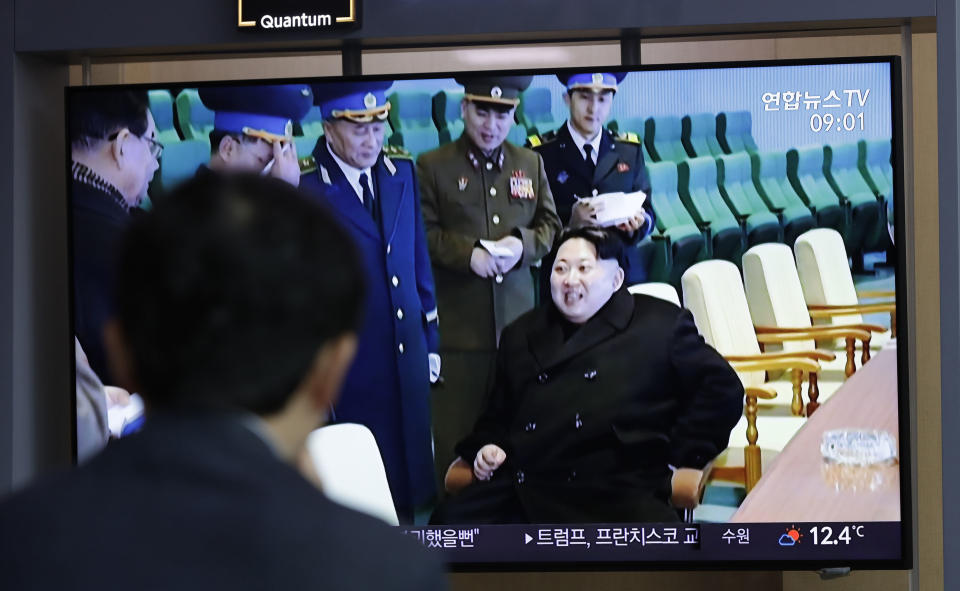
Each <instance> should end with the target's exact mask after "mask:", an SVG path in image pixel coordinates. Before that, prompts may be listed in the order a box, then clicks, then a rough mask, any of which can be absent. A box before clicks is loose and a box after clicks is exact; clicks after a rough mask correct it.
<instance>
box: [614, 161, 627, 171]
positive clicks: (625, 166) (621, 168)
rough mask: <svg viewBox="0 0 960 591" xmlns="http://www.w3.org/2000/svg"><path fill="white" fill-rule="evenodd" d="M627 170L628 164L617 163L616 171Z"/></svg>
mask: <svg viewBox="0 0 960 591" xmlns="http://www.w3.org/2000/svg"><path fill="white" fill-rule="evenodd" d="M628 170H630V165H629V164H627V163H626V162H618V163H617V172H627V171H628Z"/></svg>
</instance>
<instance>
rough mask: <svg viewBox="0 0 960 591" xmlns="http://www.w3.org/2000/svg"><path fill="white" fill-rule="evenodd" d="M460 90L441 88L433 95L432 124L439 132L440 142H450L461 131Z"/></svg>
mask: <svg viewBox="0 0 960 591" xmlns="http://www.w3.org/2000/svg"><path fill="white" fill-rule="evenodd" d="M462 100H463V93H462V92H447V91H445V90H441V91H440V92H438V93H437V94H435V95H433V101H432V102H433V124H434V125H435V126H436V127H437V132H438V133H439V134H440V144H441V145H442V144H445V143H447V142H452V141H454V140H456V139H457V138H459V137H460V134H462V133H463V119H462V118H461V117H460V101H462Z"/></svg>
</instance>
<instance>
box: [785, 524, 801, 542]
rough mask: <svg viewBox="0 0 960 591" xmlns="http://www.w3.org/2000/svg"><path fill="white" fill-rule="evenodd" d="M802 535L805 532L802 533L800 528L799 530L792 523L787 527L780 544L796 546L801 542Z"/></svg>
mask: <svg viewBox="0 0 960 591" xmlns="http://www.w3.org/2000/svg"><path fill="white" fill-rule="evenodd" d="M802 537H803V534H802V533H800V530H798V529H797V527H796V526H795V525H792V526H790V527H788V528H787V531H786V533H784V534H783V535H781V536H780V540H779V544H780V545H781V546H796V545H797V544H799V543H800V538H802Z"/></svg>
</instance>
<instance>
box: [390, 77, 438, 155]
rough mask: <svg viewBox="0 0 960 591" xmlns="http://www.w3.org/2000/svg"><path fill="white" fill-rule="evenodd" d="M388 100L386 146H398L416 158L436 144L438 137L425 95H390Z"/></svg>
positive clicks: (429, 99)
mask: <svg viewBox="0 0 960 591" xmlns="http://www.w3.org/2000/svg"><path fill="white" fill-rule="evenodd" d="M388 100H389V101H390V105H391V107H390V114H389V115H388V119H389V120H390V126H391V127H392V128H393V135H391V136H390V144H391V145H394V146H402V147H403V148H404V149H406V150H407V151H408V152H410V154H411V155H412V156H413V157H414V158H416V157H417V156H418V155H420V154H421V153H423V152H427V151H429V150H432V149H434V148H436V147H437V146H439V145H440V135H439V132H438V131H437V127H436V125H435V124H434V123H433V115H432V109H433V107H432V101H431V96H430V95H429V94H427V93H426V92H394V93H393V94H391V95H390V96H389V97H388Z"/></svg>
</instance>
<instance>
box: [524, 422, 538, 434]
mask: <svg viewBox="0 0 960 591" xmlns="http://www.w3.org/2000/svg"><path fill="white" fill-rule="evenodd" d="M523 430H524V431H526V432H527V433H530V432H531V431H536V430H537V424H536V423H527V424H526V426H525V427H524V428H523Z"/></svg>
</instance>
